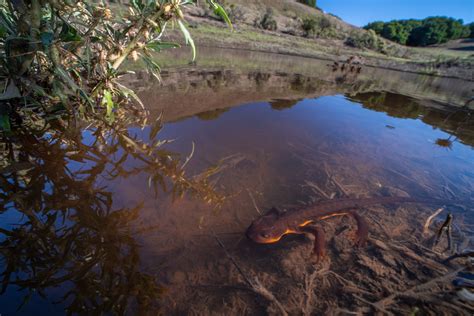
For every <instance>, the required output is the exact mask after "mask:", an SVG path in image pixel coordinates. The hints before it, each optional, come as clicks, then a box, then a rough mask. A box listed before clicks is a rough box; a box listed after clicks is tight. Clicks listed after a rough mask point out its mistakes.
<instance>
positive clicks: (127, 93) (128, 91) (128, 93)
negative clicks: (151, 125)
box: [115, 82, 145, 109]
mask: <svg viewBox="0 0 474 316" xmlns="http://www.w3.org/2000/svg"><path fill="white" fill-rule="evenodd" d="M115 84H116V85H117V86H118V87H119V89H120V91H121V92H122V93H123V95H125V96H126V97H128V96H131V97H132V98H133V99H134V100H135V101H137V103H138V104H140V106H141V107H142V109H145V105H143V102H142V100H140V98H139V97H138V96H137V95H136V93H135V92H134V91H133V90H132V89H130V88H127V87H126V86H124V85H123V84H121V83H118V82H116V83H115Z"/></svg>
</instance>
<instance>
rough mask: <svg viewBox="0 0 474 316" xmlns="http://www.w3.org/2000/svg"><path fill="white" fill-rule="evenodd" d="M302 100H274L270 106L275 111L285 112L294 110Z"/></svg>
mask: <svg viewBox="0 0 474 316" xmlns="http://www.w3.org/2000/svg"><path fill="white" fill-rule="evenodd" d="M300 100H301V99H296V100H284V99H278V100H272V101H270V106H271V107H272V109H274V110H278V111H281V110H285V109H289V108H292V107H293V106H295V105H296V104H297V103H298V102H299V101H300Z"/></svg>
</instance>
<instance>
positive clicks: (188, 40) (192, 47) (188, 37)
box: [178, 20, 196, 61]
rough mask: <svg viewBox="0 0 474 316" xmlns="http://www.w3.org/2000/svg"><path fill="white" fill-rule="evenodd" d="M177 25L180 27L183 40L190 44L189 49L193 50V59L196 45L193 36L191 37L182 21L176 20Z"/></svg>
mask: <svg viewBox="0 0 474 316" xmlns="http://www.w3.org/2000/svg"><path fill="white" fill-rule="evenodd" d="M178 25H179V28H180V29H181V32H182V33H183V35H184V40H185V41H186V44H189V45H190V46H191V50H192V52H193V61H194V60H195V59H196V46H195V45H194V41H193V38H192V37H191V34H189V31H188V29H187V28H186V26H184V23H183V21H181V20H178Z"/></svg>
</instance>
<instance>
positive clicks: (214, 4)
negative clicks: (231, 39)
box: [207, 0, 234, 29]
mask: <svg viewBox="0 0 474 316" xmlns="http://www.w3.org/2000/svg"><path fill="white" fill-rule="evenodd" d="M207 3H209V5H210V7H211V8H212V9H213V10H214V13H215V14H216V15H218V16H220V17H221V18H222V19H224V21H225V22H226V23H227V25H228V26H229V27H230V28H231V29H233V28H234V27H233V26H232V22H231V21H230V19H229V16H228V15H227V12H225V9H224V8H223V7H222V6H221V5H220V4H219V3H217V2H215V1H214V0H207Z"/></svg>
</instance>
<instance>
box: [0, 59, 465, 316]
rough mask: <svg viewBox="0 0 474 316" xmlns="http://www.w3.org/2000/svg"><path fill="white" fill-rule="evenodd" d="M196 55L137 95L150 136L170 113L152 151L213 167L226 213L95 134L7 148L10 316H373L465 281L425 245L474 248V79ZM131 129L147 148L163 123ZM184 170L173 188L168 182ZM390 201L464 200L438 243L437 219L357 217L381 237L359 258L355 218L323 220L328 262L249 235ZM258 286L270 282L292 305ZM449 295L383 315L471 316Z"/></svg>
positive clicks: (395, 212) (16, 142)
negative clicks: (270, 223)
mask: <svg viewBox="0 0 474 316" xmlns="http://www.w3.org/2000/svg"><path fill="white" fill-rule="evenodd" d="M202 54H203V57H202V58H201V59H200V60H198V63H197V65H196V66H187V65H179V64H178V65H173V67H170V68H169V70H166V71H165V72H164V74H163V82H164V83H163V84H162V85H161V86H160V85H158V84H156V83H152V82H150V81H149V80H148V77H147V75H145V74H141V73H139V74H138V75H137V76H136V77H133V78H129V79H128V83H129V85H131V86H132V87H134V89H135V90H137V91H139V94H140V97H141V98H142V99H143V100H144V103H145V104H146V106H147V108H148V109H149V111H150V119H149V122H153V121H154V119H155V118H156V117H157V116H158V115H159V113H162V119H163V121H164V122H165V124H164V126H163V128H162V129H161V130H160V132H159V134H158V135H159V136H158V137H159V138H160V139H163V140H165V139H166V140H174V141H173V142H171V143H169V144H165V145H164V148H165V149H166V150H167V151H168V152H167V153H166V155H170V157H174V155H175V154H179V155H180V156H181V157H183V159H182V160H181V161H184V160H185V157H186V156H187V155H189V153H191V152H192V151H193V155H192V158H191V159H190V160H189V162H188V163H187V164H186V167H185V170H186V174H187V175H190V176H199V175H200V178H203V172H204V171H205V170H208V171H209V169H208V168H213V169H212V172H211V171H209V174H208V176H209V177H208V178H207V180H206V181H207V182H205V183H209V184H210V185H212V187H213V188H214V189H215V191H216V192H218V193H219V194H220V195H221V196H223V197H225V199H224V200H223V202H222V203H221V205H219V207H218V205H217V204H216V203H215V201H216V200H217V198H215V197H214V196H212V200H211V201H210V203H209V202H206V201H203V198H200V197H199V196H195V195H194V196H191V195H188V194H185V195H184V197H182V198H178V199H173V198H172V194H171V193H163V192H158V194H156V192H155V190H153V188H152V187H150V182H151V180H150V175H155V173H154V172H156V170H153V169H152V168H151V167H147V168H144V167H143V160H141V159H140V157H139V156H135V157H130V156H129V157H127V158H126V159H121V154H123V153H124V152H127V149H125V147H127V145H124V144H123V142H118V143H117V145H116V146H115V147H114V146H110V147H107V146H105V147H104V146H95V143H94V141H96V140H97V138H98V135H99V133H97V130H98V129H89V130H82V132H81V129H80V128H78V131H79V132H76V133H74V132H70V131H69V132H67V131H63V134H61V133H59V134H46V136H42V135H39V136H38V138H32V137H17V138H14V139H13V140H10V143H8V142H6V141H5V144H6V145H5V148H4V150H5V152H9V153H10V156H9V155H4V156H5V157H7V158H8V157H9V159H10V160H8V159H6V161H10V162H9V163H6V164H4V165H2V167H3V169H2V189H1V190H0V192H1V193H2V196H1V199H2V200H1V202H2V203H1V205H2V207H3V208H4V210H3V211H2V213H1V214H0V221H1V226H0V228H1V229H0V234H1V235H2V237H1V241H2V244H1V245H0V247H1V255H2V266H3V269H5V270H2V271H4V272H3V274H2V280H3V283H2V284H3V286H2V290H5V291H4V292H3V294H2V295H1V296H0V313H1V314H5V315H14V314H18V315H22V314H25V315H26V314H33V313H37V312H38V311H39V310H41V311H42V313H45V314H63V313H64V312H65V309H69V311H72V312H76V313H87V314H90V313H99V312H111V311H112V312H113V313H127V312H128V313H129V314H135V313H136V312H137V310H139V309H140V310H141V311H142V312H145V313H150V314H152V313H155V312H157V311H158V310H161V311H162V312H163V313H165V314H190V315H207V314H216V315H217V314H225V315H243V314H245V315H247V314H248V315H256V314H280V313H281V312H282V309H284V310H286V312H287V313H289V314H291V315H301V314H306V315H309V314H312V313H316V314H320V313H327V314H331V315H334V314H345V313H346V314H347V312H348V311H352V312H359V313H371V312H373V311H374V309H373V308H374V306H373V305H370V302H373V303H375V302H377V301H379V300H382V299H384V298H385V297H388V296H389V295H391V294H393V293H395V292H397V291H404V290H406V289H410V288H412V287H413V286H415V285H419V284H423V283H425V282H428V281H430V280H432V279H435V278H439V277H441V276H443V275H445V274H447V273H450V272H451V271H453V270H454V269H456V268H459V267H462V265H463V264H464V263H463V261H455V263H453V265H452V266H449V265H446V264H443V263H442V260H443V259H446V257H448V256H449V255H450V254H451V252H449V251H446V249H445V248H446V246H447V241H446V240H445V239H442V240H441V242H440V243H439V244H438V245H437V246H436V247H431V245H429V239H430V237H432V236H433V235H434V234H435V233H436V229H437V228H439V227H440V225H441V224H442V222H443V221H444V219H445V218H446V214H447V213H448V212H452V213H453V215H454V221H453V224H454V225H453V244H454V245H453V247H454V249H453V250H452V252H462V251H466V250H468V249H472V248H473V247H474V245H473V243H474V240H473V239H472V238H473V237H474V215H473V214H472V208H473V207H474V196H473V191H474V171H473V170H474V151H473V146H474V119H473V118H472V115H471V112H470V110H469V109H468V108H467V107H464V108H462V109H459V107H460V106H463V105H465V104H468V103H467V101H468V100H469V99H470V97H471V95H472V88H473V87H474V85H473V83H472V82H466V81H462V80H457V79H447V78H444V79H442V78H436V77H427V76H420V75H415V74H407V73H398V72H395V71H390V70H382V69H371V68H363V69H362V70H361V72H360V74H356V73H350V72H347V71H339V70H337V71H333V70H332V69H331V67H328V65H327V64H328V63H329V62H327V61H316V60H311V59H305V58H297V57H285V56H278V55H268V54H260V53H252V52H240V53H237V52H229V51H214V52H210V51H204V52H202ZM178 55H179V54H178ZM209 56H210V57H209ZM170 59H172V58H170ZM178 59H179V58H177V60H178ZM229 61H231V62H229ZM245 61H246V62H245ZM249 61H251V63H250V62H249ZM468 105H469V104H468ZM126 128H127V129H128V131H129V132H130V135H132V137H136V138H137V139H141V140H144V141H145V142H149V136H150V132H151V130H152V129H153V126H145V128H143V129H140V128H138V127H137V126H136V125H135V124H131V125H129V126H126ZM38 139H40V140H42V141H38ZM61 139H62V140H65V139H67V140H69V139H71V140H72V139H74V140H75V141H76V145H74V146H72V145H71V144H73V142H66V141H63V142H61V141H60V140H61ZM33 142H35V143H33ZM77 144H83V145H77ZM193 144H194V145H193ZM68 146H72V147H74V148H73V150H70V149H68ZM193 146H194V150H193ZM122 147H123V148H122ZM167 159H168V158H167ZM169 159H171V158H169ZM12 161H14V162H15V163H12ZM21 164H27V167H23V169H21V168H20V165H21ZM171 165H172V164H171ZM21 166H22V165H21ZM149 166H155V165H151V164H149ZM155 167H156V166H155ZM156 168H158V167H156ZM160 168H161V167H160ZM173 168H174V167H172V166H170V167H169V168H168V169H166V171H163V173H164V174H167V175H173V174H174V173H173V171H172V170H174V169H173ZM124 170H128V171H127V172H125V171H124ZM160 170H165V169H160ZM151 178H153V177H151ZM198 178H199V177H198ZM153 179H154V178H153ZM157 182H160V181H159V180H157ZM160 183H161V182H160ZM163 183H164V184H166V185H168V186H169V185H170V182H169V181H168V180H165V181H164V182H163ZM206 188H207V187H206ZM206 190H207V189H206ZM387 195H396V196H412V197H415V198H432V199H441V200H446V201H448V200H456V201H457V202H456V203H455V204H456V205H452V206H451V205H449V206H447V208H448V210H445V211H443V212H441V214H440V215H439V216H438V217H436V218H435V219H434V221H433V223H432V225H431V228H430V230H429V231H428V232H427V233H426V234H423V224H424V223H425V221H426V219H427V218H428V217H429V215H431V214H432V213H433V212H434V211H435V210H436V209H437V208H439V207H441V206H443V205H426V204H423V203H405V204H403V203H402V204H393V205H392V204H391V205H383V206H382V205H373V206H368V207H366V208H364V209H360V210H359V212H360V214H361V215H362V216H363V217H364V218H365V219H366V220H367V222H368V224H369V233H370V238H369V241H368V243H367V245H366V246H364V247H361V248H357V247H354V244H353V242H352V241H351V238H350V237H351V234H353V231H354V229H355V224H354V223H353V220H352V219H351V218H346V217H342V218H334V219H329V220H327V221H325V222H323V223H321V227H323V229H324V231H325V232H326V239H327V240H326V244H327V258H325V259H324V260H322V261H320V262H315V261H314V260H313V259H312V258H311V250H312V241H311V239H310V238H308V237H305V236H301V235H288V236H285V237H284V238H283V239H282V240H281V241H280V242H278V243H274V244H268V245H261V244H256V243H253V242H251V241H250V240H247V239H246V238H245V230H246V228H247V227H248V226H249V225H250V223H251V222H252V221H253V220H254V219H256V218H257V217H258V216H260V215H261V214H263V213H265V212H266V211H267V210H269V209H270V208H271V207H277V208H279V209H280V210H295V209H298V208H303V207H308V206H310V205H314V204H317V203H318V202H320V201H323V200H328V199H339V198H345V197H351V198H364V197H378V196H387ZM208 198H209V197H208V196H205V197H204V199H208ZM53 202H54V203H53ZM435 204H436V203H435ZM55 209H60V210H62V211H61V212H58V213H60V214H61V215H60V216H58V215H54V214H55V213H54V210H55ZM237 266H238V268H237ZM239 269H240V271H239ZM246 279H249V280H254V281H255V280H256V279H258V280H259V282H260V283H261V285H263V286H264V287H265V288H266V289H267V290H268V291H270V292H271V293H272V294H273V295H274V298H276V300H278V302H279V304H280V305H278V304H276V303H275V301H273V302H272V301H271V300H269V299H268V297H265V296H262V295H261V294H258V293H255V291H252V290H251V287H250V286H249V285H248V284H247V283H246ZM7 281H9V282H7ZM443 282H444V283H443ZM450 282H451V280H450V279H446V280H444V279H443V280H441V281H440V282H439V283H436V282H435V283H433V284H432V286H430V288H429V289H428V290H425V291H421V292H413V293H412V294H413V295H412V296H416V295H418V296H419V297H420V301H416V300H413V299H412V298H411V299H408V298H407V297H404V296H403V295H400V296H397V297H396V299H395V300H394V301H393V302H390V303H389V304H386V306H385V305H384V306H385V307H384V308H387V310H388V311H391V312H395V313H402V314H408V313H410V312H413V311H414V308H418V309H420V310H423V311H426V312H428V313H431V314H436V315H439V314H450V313H455V314H464V313H465V314H466V315H468V314H471V313H472V309H473V307H472V305H469V303H468V302H463V301H458V300H457V296H456V290H455V289H454V288H452V287H450V284H451V283H450ZM155 284H156V285H158V286H155ZM7 285H8V286H7ZM422 295H425V296H422ZM440 298H443V303H439V302H437V300H439V299H440ZM22 302H25V304H24V306H23V307H22V308H20V309H17V308H18V307H19V306H20V305H21V304H22ZM368 302H369V303H368ZM278 306H280V307H278ZM378 308H379V309H380V307H378Z"/></svg>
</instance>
